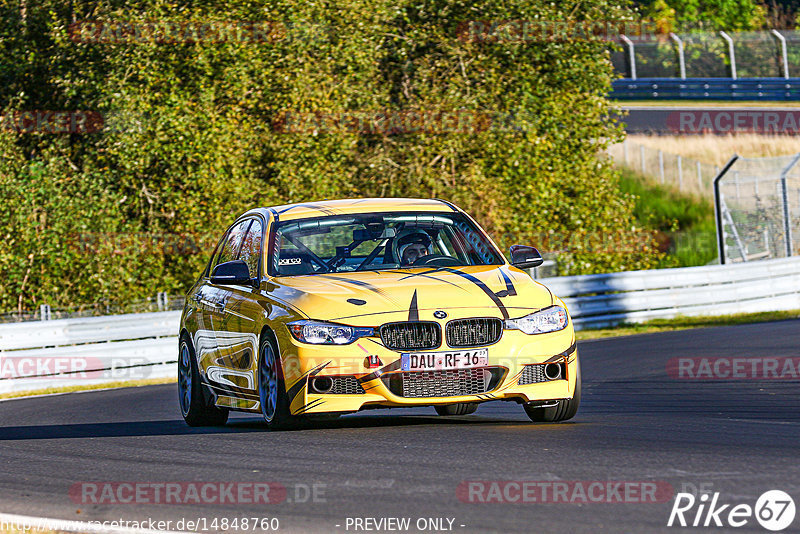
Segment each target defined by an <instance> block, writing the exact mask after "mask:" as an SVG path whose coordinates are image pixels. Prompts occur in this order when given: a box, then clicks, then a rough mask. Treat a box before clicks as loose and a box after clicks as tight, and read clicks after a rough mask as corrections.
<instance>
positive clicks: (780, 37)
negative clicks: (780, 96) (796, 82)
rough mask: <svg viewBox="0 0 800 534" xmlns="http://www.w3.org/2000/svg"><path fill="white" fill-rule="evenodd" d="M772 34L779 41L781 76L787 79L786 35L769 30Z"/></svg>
mask: <svg viewBox="0 0 800 534" xmlns="http://www.w3.org/2000/svg"><path fill="white" fill-rule="evenodd" d="M771 31H772V35H773V36H774V37H775V38H776V39H777V40H778V41H779V42H780V43H781V60H782V61H783V77H784V78H786V79H787V80H788V79H789V56H788V54H787V53H786V37H784V36H783V35H781V33H780V32H779V31H778V30H771Z"/></svg>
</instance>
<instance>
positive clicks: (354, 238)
mask: <svg viewBox="0 0 800 534" xmlns="http://www.w3.org/2000/svg"><path fill="white" fill-rule="evenodd" d="M503 263H504V261H503V258H502V256H501V255H500V254H499V253H498V252H497V250H496V249H495V247H494V246H493V245H492V244H491V243H490V242H489V240H488V239H487V237H486V235H485V234H484V233H483V232H482V231H480V230H479V229H478V228H477V227H476V226H475V225H474V224H473V223H472V222H471V221H470V220H469V219H468V218H467V217H465V216H464V215H463V214H460V213H435V214H434V213H368V214H358V215H345V216H330V217H320V218H315V219H301V220H297V221H287V222H282V223H279V224H278V226H277V229H276V231H275V237H274V242H273V247H272V249H271V251H270V259H269V265H270V274H272V275H273V276H294V275H304V274H317V273H337V272H338V273H341V272H352V271H377V270H385V269H397V268H400V267H412V266H414V267H418V266H434V267H463V266H467V265H502V264H503Z"/></svg>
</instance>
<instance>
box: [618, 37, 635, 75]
mask: <svg viewBox="0 0 800 534" xmlns="http://www.w3.org/2000/svg"><path fill="white" fill-rule="evenodd" d="M619 38H620V39H621V40H622V42H623V43H625V44H626V45H628V61H630V64H631V80H635V79H636V54H634V53H633V41H631V40H630V39H628V36H627V35H625V34H622V35H620V36H619Z"/></svg>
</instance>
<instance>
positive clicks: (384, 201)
mask: <svg viewBox="0 0 800 534" xmlns="http://www.w3.org/2000/svg"><path fill="white" fill-rule="evenodd" d="M387 211H388V212H404V211H439V212H450V213H452V212H454V211H458V209H457V208H456V207H455V206H453V205H452V204H450V203H449V202H446V201H444V200H438V199H421V198H359V199H347V200H322V201H319V202H299V203H296V204H284V205H282V206H272V207H264V208H256V209H254V210H250V211H248V212H247V213H246V214H245V215H252V214H254V213H261V214H262V215H264V216H265V217H270V216H272V217H275V216H277V217H278V219H279V220H281V221H287V220H295V219H308V218H313V217H326V216H328V215H348V214H352V213H373V212H387Z"/></svg>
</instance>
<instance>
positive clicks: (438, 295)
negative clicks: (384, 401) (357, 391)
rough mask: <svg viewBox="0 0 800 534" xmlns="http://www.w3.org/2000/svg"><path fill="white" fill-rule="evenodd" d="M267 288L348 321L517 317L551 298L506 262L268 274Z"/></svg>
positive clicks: (311, 313) (319, 315)
mask: <svg viewBox="0 0 800 534" xmlns="http://www.w3.org/2000/svg"><path fill="white" fill-rule="evenodd" d="M268 291H269V294H270V295H271V296H273V297H275V298H277V299H280V300H282V301H284V302H286V303H287V304H289V305H291V306H292V307H294V308H296V309H298V310H299V311H300V312H301V313H303V314H305V315H306V316H307V317H309V318H311V319H319V320H326V321H340V322H346V323H347V324H353V325H366V324H370V323H371V322H374V319H375V317H373V316H375V315H377V314H381V315H382V317H381V318H380V322H387V321H405V320H430V319H433V315H432V313H433V311H436V310H450V311H452V312H453V313H451V314H450V315H452V316H453V317H456V316H464V317H468V316H475V315H479V316H486V317H499V318H509V317H512V318H513V317H519V316H521V315H524V312H525V311H530V310H538V309H541V308H544V307H547V306H550V305H551V304H553V302H554V299H553V296H552V294H551V293H550V291H549V290H548V289H547V288H545V287H544V286H543V285H541V284H539V283H537V282H535V281H533V279H531V277H530V276H529V275H528V274H526V273H525V272H523V271H520V270H519V269H517V268H515V267H511V266H508V265H503V266H471V267H425V268H410V269H393V270H389V271H365V272H349V273H331V274H315V275H305V276H285V277H279V278H272V279H270V282H269V285H268Z"/></svg>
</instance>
